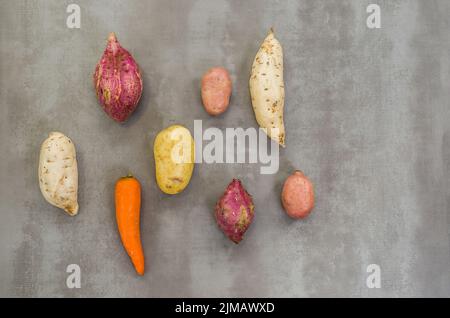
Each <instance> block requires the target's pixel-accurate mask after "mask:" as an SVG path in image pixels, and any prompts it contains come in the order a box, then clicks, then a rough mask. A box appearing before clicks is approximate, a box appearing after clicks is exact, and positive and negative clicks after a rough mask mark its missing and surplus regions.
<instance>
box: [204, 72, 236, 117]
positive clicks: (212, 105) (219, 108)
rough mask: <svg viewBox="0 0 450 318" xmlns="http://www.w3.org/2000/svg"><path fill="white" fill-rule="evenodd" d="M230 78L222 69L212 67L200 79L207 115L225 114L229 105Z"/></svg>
mask: <svg viewBox="0 0 450 318" xmlns="http://www.w3.org/2000/svg"><path fill="white" fill-rule="evenodd" d="M231 86H232V84H231V78H230V75H229V74H228V71H227V70H226V69H224V68H223V67H213V68H211V69H210V70H208V72H206V73H205V75H203V78H202V101H203V106H204V107H205V110H206V112H207V113H208V114H210V115H213V116H217V115H220V114H222V113H223V112H225V111H226V110H227V108H228V105H229V103H230V96H231Z"/></svg>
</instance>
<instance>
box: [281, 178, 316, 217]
mask: <svg viewBox="0 0 450 318" xmlns="http://www.w3.org/2000/svg"><path fill="white" fill-rule="evenodd" d="M281 202H282V204H283V207H284V210H285V211H286V213H287V214H288V215H289V216H290V217H292V218H295V219H298V218H305V217H307V216H308V215H309V213H310V212H311V210H312V209H313V208H314V188H313V184H312V182H311V181H310V180H309V179H308V178H307V177H306V176H305V175H304V174H303V173H302V172H301V171H298V170H297V171H295V172H294V173H293V174H292V175H290V176H289V177H288V178H287V179H286V181H285V182H284V185H283V190H282V193H281Z"/></svg>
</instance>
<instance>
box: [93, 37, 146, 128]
mask: <svg viewBox="0 0 450 318" xmlns="http://www.w3.org/2000/svg"><path fill="white" fill-rule="evenodd" d="M94 86H95V90H96V92H97V98H98V101H99V103H100V104H101V105H102V107H103V110H104V111H105V112H106V113H107V114H108V115H109V116H110V117H111V118H112V119H114V120H115V121H117V122H120V123H121V122H124V121H125V120H126V119H127V118H128V117H129V116H130V115H131V114H132V113H133V111H134V110H135V109H136V106H137V104H138V102H139V99H140V98H141V94H142V78H141V73H140V71H139V66H138V65H137V63H136V61H135V60H134V58H133V56H131V54H130V53H129V52H128V51H127V50H125V49H124V48H123V47H122V46H121V45H120V43H119V41H117V38H116V36H115V35H114V33H111V34H110V35H109V38H108V44H107V46H106V49H105V52H104V53H103V56H102V58H101V59H100V62H98V64H97V66H96V68H95V73H94Z"/></svg>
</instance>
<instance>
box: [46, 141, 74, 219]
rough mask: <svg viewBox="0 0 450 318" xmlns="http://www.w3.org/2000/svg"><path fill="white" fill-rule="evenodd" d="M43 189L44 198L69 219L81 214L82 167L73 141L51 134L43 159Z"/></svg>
mask: <svg viewBox="0 0 450 318" xmlns="http://www.w3.org/2000/svg"><path fill="white" fill-rule="evenodd" d="M39 187H40V189H41V192H42V195H43V196H44V198H45V199H46V200H47V201H48V202H49V203H50V204H52V205H54V206H56V207H58V208H61V209H63V210H64V211H66V212H67V213H68V214H69V215H71V216H73V215H76V214H77V213H78V202H77V197H78V167H77V158H76V153H75V146H74V144H73V142H72V140H70V138H69V137H67V136H65V135H64V134H62V133H60V132H51V133H50V134H49V136H48V138H47V139H46V140H45V141H44V142H43V143H42V146H41V151H40V156H39Z"/></svg>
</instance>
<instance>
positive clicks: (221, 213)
mask: <svg viewBox="0 0 450 318" xmlns="http://www.w3.org/2000/svg"><path fill="white" fill-rule="evenodd" d="M215 216H216V221H217V224H218V225H219V227H220V229H221V230H222V231H223V232H224V233H225V235H226V236H227V237H228V238H229V239H230V240H232V241H233V242H234V243H236V244H237V243H239V242H240V241H241V240H242V238H243V236H244V233H245V231H247V229H248V227H249V226H250V224H251V223H252V221H253V217H254V205H253V200H252V197H251V195H250V194H248V192H247V191H246V190H245V188H244V187H243V186H242V184H241V181H240V180H238V179H233V181H231V183H230V184H229V185H228V187H227V189H226V190H225V193H224V194H223V196H222V197H221V198H220V199H219V201H218V202H217V204H216V208H215Z"/></svg>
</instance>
